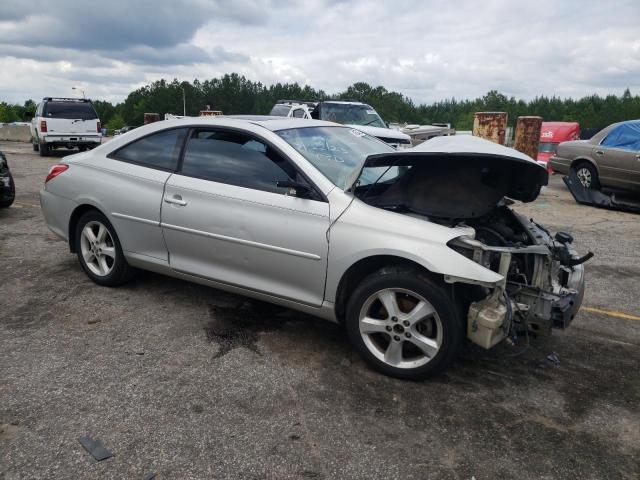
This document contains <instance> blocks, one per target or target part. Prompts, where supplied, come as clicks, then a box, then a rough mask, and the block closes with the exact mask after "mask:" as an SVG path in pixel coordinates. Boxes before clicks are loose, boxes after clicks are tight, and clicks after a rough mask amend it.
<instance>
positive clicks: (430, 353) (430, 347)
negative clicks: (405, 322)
mask: <svg viewBox="0 0 640 480" xmlns="http://www.w3.org/2000/svg"><path fill="white" fill-rule="evenodd" d="M407 341H408V342H411V343H413V344H414V345H415V346H416V347H418V348H419V349H420V350H421V351H422V352H423V353H424V354H425V355H426V356H427V357H429V358H433V357H434V355H435V354H436V353H438V343H437V342H436V341H435V340H434V339H433V338H428V337H425V336H424V335H422V334H420V333H418V332H414V333H413V335H412V336H411V338H408V339H407Z"/></svg>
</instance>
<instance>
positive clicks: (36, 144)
mask: <svg viewBox="0 0 640 480" xmlns="http://www.w3.org/2000/svg"><path fill="white" fill-rule="evenodd" d="M31 146H32V147H33V151H34V152H37V151H38V150H40V147H39V146H38V143H37V142H32V143H31Z"/></svg>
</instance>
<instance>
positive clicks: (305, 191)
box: [276, 180, 312, 198]
mask: <svg viewBox="0 0 640 480" xmlns="http://www.w3.org/2000/svg"><path fill="white" fill-rule="evenodd" d="M276 187H278V188H286V189H287V193H286V194H287V195H290V196H292V197H298V198H311V197H312V190H311V189H310V188H309V187H308V186H307V185H304V184H302V183H298V182H294V181H293V180H278V181H277V182H276Z"/></svg>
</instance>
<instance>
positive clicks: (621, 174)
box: [594, 122, 640, 190]
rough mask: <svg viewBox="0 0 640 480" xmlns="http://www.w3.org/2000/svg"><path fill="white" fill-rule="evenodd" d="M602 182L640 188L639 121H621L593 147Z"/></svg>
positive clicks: (619, 186)
mask: <svg viewBox="0 0 640 480" xmlns="http://www.w3.org/2000/svg"><path fill="white" fill-rule="evenodd" d="M594 156H595V158H596V161H597V162H598V166H599V167H600V177H601V179H602V180H604V182H603V184H605V185H608V186H612V187H618V188H625V189H629V188H631V189H634V190H638V189H640V122H638V123H637V125H634V122H629V123H623V124H621V125H619V126H618V127H616V128H615V129H613V130H612V131H611V132H610V133H609V134H608V135H607V136H606V137H605V139H604V140H603V141H602V142H601V144H600V145H599V146H598V147H596V148H595V149H594Z"/></svg>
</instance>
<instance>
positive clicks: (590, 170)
mask: <svg viewBox="0 0 640 480" xmlns="http://www.w3.org/2000/svg"><path fill="white" fill-rule="evenodd" d="M573 170H574V171H575V173H576V177H577V178H578V181H579V182H580V184H581V185H582V186H583V187H584V188H589V189H591V190H599V189H600V182H599V181H598V172H597V171H596V169H595V167H594V166H593V165H591V164H590V163H587V162H583V163H579V164H578V165H576V166H575V167H573Z"/></svg>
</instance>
